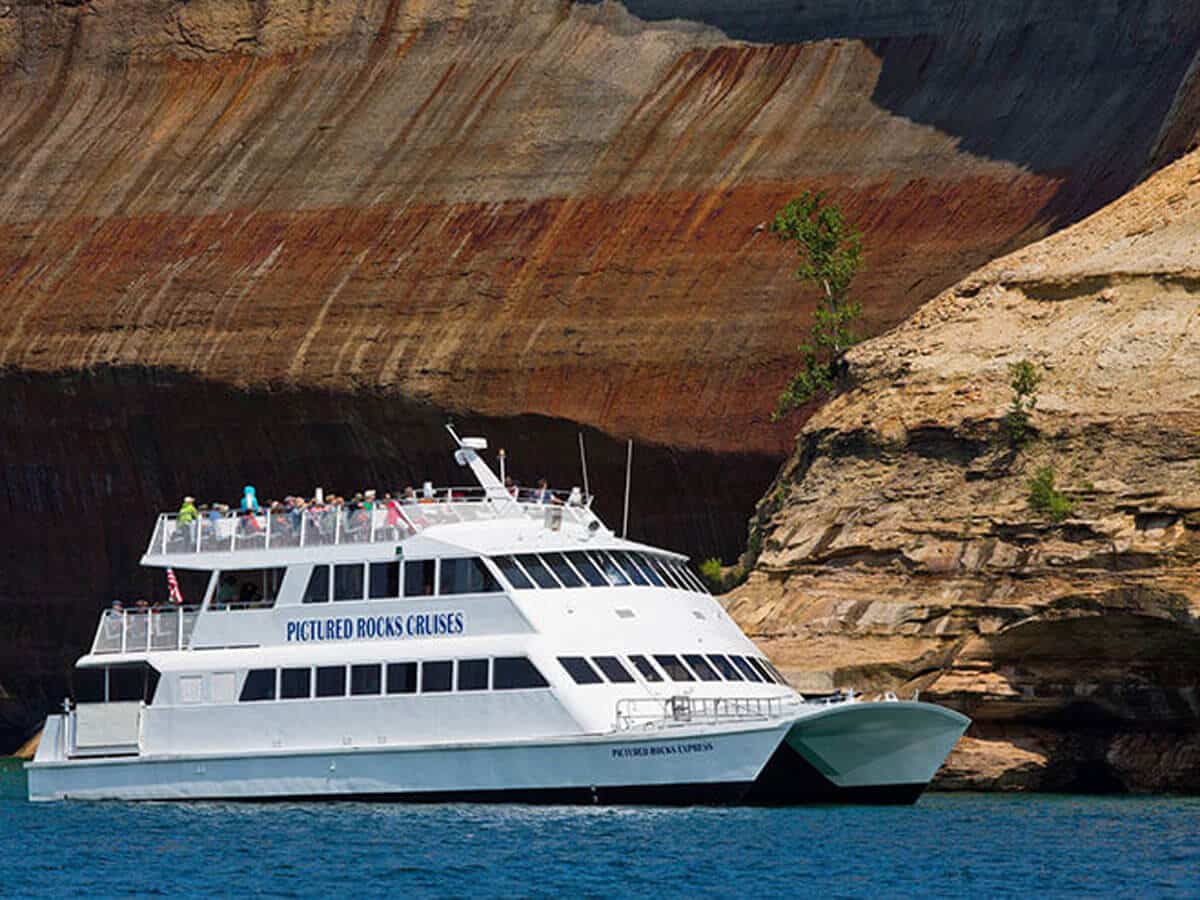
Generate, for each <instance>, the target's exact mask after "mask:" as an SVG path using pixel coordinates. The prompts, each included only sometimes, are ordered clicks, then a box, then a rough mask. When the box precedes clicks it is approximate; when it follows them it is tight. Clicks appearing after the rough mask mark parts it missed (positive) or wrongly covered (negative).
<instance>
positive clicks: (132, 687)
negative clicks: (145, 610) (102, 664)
mask: <svg viewBox="0 0 1200 900" xmlns="http://www.w3.org/2000/svg"><path fill="white" fill-rule="evenodd" d="M146 669H147V667H146V666H144V665H136V666H112V667H110V668H109V670H108V702H109V703H127V702H130V701H133V700H146V701H147V702H149V701H150V700H152V699H153V698H154V688H153V686H151V685H149V684H147V677H146V675H147V672H146ZM272 671H273V670H272ZM154 684H155V685H157V684H158V673H157V672H155V673H154Z"/></svg>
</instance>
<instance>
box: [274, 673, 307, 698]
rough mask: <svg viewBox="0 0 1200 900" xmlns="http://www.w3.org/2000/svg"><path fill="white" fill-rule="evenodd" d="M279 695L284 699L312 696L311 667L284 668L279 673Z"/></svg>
mask: <svg viewBox="0 0 1200 900" xmlns="http://www.w3.org/2000/svg"><path fill="white" fill-rule="evenodd" d="M279 696H280V697H281V698H282V699H284V700H295V699H296V698H298V697H311V696H312V669H284V670H283V671H282V672H280V673H279Z"/></svg>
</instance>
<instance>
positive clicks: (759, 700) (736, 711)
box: [616, 695, 789, 731]
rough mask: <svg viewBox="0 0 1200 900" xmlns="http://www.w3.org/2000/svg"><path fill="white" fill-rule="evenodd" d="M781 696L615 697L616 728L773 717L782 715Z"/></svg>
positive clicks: (623, 729) (668, 725) (628, 728)
mask: <svg viewBox="0 0 1200 900" xmlns="http://www.w3.org/2000/svg"><path fill="white" fill-rule="evenodd" d="M787 699H789V698H784V697H691V696H687V695H676V696H673V697H627V698H624V699H621V700H618V701H617V709H616V728H617V730H618V731H629V730H631V729H634V728H648V729H653V728H672V727H680V726H684V725H694V724H697V723H700V724H712V725H716V724H720V723H722V722H746V721H761V720H766V719H775V718H779V717H781V716H782V715H783V707H784V701H785V700H787Z"/></svg>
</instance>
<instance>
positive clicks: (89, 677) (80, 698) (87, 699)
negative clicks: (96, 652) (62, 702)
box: [71, 669, 104, 703]
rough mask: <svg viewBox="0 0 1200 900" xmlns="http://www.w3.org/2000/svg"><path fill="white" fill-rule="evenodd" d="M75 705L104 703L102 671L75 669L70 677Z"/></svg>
mask: <svg viewBox="0 0 1200 900" xmlns="http://www.w3.org/2000/svg"><path fill="white" fill-rule="evenodd" d="M71 682H72V686H73V687H74V689H75V702H76V703H103V702H104V670H103V669H76V670H75V671H74V673H73V674H72V677H71Z"/></svg>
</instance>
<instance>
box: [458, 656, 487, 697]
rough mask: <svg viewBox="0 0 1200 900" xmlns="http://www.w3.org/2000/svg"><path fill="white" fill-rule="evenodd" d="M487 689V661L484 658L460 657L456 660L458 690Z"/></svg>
mask: <svg viewBox="0 0 1200 900" xmlns="http://www.w3.org/2000/svg"><path fill="white" fill-rule="evenodd" d="M487 689H488V661H487V660H486V659H460V660H459V661H458V690H460V691H486V690H487Z"/></svg>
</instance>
